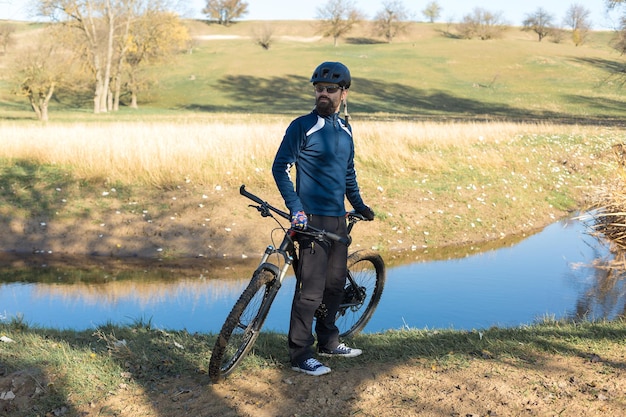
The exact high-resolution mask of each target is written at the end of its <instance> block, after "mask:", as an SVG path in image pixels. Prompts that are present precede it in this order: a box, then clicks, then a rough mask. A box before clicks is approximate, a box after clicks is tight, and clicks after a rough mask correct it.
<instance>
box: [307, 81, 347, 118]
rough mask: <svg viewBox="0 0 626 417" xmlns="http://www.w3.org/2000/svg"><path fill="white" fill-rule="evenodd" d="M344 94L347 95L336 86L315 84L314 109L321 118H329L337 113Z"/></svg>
mask: <svg viewBox="0 0 626 417" xmlns="http://www.w3.org/2000/svg"><path fill="white" fill-rule="evenodd" d="M345 94H347V92H346V90H344V89H342V88H341V87H339V86H338V85H337V84H331V83H317V84H315V108H316V109H317V112H318V113H319V114H321V115H322V116H330V115H331V114H333V113H337V111H339V105H340V104H341V100H343V99H344V97H345Z"/></svg>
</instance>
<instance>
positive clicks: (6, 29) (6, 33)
mask: <svg viewBox="0 0 626 417" xmlns="http://www.w3.org/2000/svg"><path fill="white" fill-rule="evenodd" d="M13 33H15V25H13V24H11V23H2V24H0V46H2V53H3V54H6V53H7V49H8V48H9V45H11V44H12V43H13Z"/></svg>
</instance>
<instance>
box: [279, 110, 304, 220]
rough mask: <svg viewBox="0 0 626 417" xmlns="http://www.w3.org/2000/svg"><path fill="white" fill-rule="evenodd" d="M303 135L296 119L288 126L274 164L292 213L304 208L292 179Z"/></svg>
mask: <svg viewBox="0 0 626 417" xmlns="http://www.w3.org/2000/svg"><path fill="white" fill-rule="evenodd" d="M303 137H304V131H303V129H302V127H301V123H298V121H297V120H294V121H293V122H291V124H290V125H289V127H287V131H286V132H285V136H284V137H283V140H282V142H281V144H280V146H279V147H278V151H277V152H276V157H275V158H274V163H273V164H272V175H273V176H274V181H275V182H276V186H277V187H278V191H280V195H281V196H282V197H283V199H284V200H285V205H286V206H287V208H288V209H289V212H290V213H296V212H298V211H302V210H304V209H303V206H302V202H301V201H300V197H298V194H296V190H295V186H294V182H293V180H292V179H291V168H292V167H293V166H294V165H295V164H296V161H297V160H298V155H299V153H300V147H301V144H302V140H303Z"/></svg>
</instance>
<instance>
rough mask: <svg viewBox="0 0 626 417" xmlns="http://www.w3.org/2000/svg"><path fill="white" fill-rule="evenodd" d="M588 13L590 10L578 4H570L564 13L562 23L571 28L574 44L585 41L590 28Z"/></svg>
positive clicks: (589, 13)
mask: <svg viewBox="0 0 626 417" xmlns="http://www.w3.org/2000/svg"><path fill="white" fill-rule="evenodd" d="M590 15H591V11H589V9H587V8H585V7H584V6H582V5H580V4H572V5H571V6H570V7H569V9H567V12H566V13H565V19H564V24H565V26H567V27H569V28H571V29H572V41H573V42H574V45H576V46H580V45H582V44H583V43H585V40H586V38H587V34H588V33H589V29H590V28H591V22H590V21H589V16H590Z"/></svg>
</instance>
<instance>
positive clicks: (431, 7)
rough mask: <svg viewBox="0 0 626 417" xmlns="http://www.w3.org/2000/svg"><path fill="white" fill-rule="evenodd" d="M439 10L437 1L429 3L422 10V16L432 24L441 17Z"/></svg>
mask: <svg viewBox="0 0 626 417" xmlns="http://www.w3.org/2000/svg"><path fill="white" fill-rule="evenodd" d="M441 10H442V9H441V6H440V5H439V3H438V2H437V1H431V2H429V3H428V4H427V5H426V8H424V10H422V14H423V15H424V17H426V19H428V21H429V22H430V23H433V22H434V21H435V20H437V19H439V16H441Z"/></svg>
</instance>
